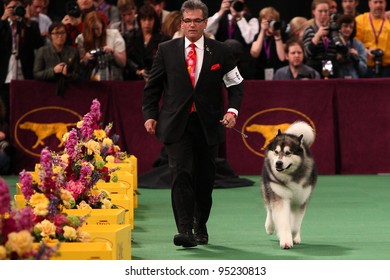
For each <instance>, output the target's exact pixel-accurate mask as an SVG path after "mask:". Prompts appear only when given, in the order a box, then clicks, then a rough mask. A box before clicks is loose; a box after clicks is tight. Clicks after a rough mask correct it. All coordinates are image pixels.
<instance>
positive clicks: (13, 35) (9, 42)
mask: <svg viewBox="0 0 390 280" xmlns="http://www.w3.org/2000/svg"><path fill="white" fill-rule="evenodd" d="M3 3H4V13H3V15H2V16H1V21H0V94H1V98H3V100H4V103H5V106H6V110H7V111H8V112H7V113H8V114H9V84H10V82H11V80H20V79H33V66H34V52H35V50H36V49H38V48H40V47H42V46H43V43H44V41H43V38H42V36H41V32H40V31H39V26H38V23H37V22H34V21H31V20H29V18H28V13H26V9H25V7H24V6H23V5H22V1H11V0H4V1H3ZM24 13H26V14H24ZM7 120H8V117H7Z"/></svg>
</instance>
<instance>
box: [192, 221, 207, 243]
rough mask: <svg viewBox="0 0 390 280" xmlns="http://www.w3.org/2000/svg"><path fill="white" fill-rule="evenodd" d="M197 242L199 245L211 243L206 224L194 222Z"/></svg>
mask: <svg viewBox="0 0 390 280" xmlns="http://www.w3.org/2000/svg"><path fill="white" fill-rule="evenodd" d="M194 232H195V242H196V244H198V245H207V244H208V243H209V235H208V233H207V227H206V225H199V224H197V223H194Z"/></svg>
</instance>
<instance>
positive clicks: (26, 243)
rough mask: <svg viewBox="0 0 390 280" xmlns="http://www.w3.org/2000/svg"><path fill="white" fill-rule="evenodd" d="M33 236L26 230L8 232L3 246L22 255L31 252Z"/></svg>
mask: <svg viewBox="0 0 390 280" xmlns="http://www.w3.org/2000/svg"><path fill="white" fill-rule="evenodd" d="M33 241H34V237H32V235H31V233H30V232H29V231H27V230H22V231H19V232H11V233H10V234H8V241H7V243H6V244H5V247H6V248H7V249H8V250H9V251H11V252H16V253H17V254H18V256H20V257H22V256H24V255H26V254H28V253H30V252H31V250H32V248H33V247H32V246H33Z"/></svg>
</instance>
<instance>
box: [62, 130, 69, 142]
mask: <svg viewBox="0 0 390 280" xmlns="http://www.w3.org/2000/svg"><path fill="white" fill-rule="evenodd" d="M68 138H69V132H67V133H65V134H64V135H63V136H62V141H63V142H67V141H68Z"/></svg>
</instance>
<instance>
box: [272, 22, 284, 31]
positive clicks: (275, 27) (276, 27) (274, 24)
mask: <svg viewBox="0 0 390 280" xmlns="http://www.w3.org/2000/svg"><path fill="white" fill-rule="evenodd" d="M269 27H271V28H272V29H273V30H280V29H281V27H282V23H281V22H280V21H277V20H270V21H269Z"/></svg>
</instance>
